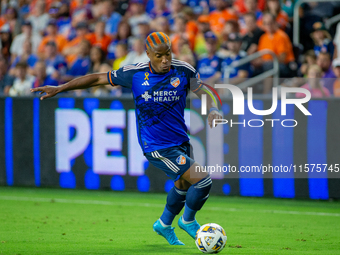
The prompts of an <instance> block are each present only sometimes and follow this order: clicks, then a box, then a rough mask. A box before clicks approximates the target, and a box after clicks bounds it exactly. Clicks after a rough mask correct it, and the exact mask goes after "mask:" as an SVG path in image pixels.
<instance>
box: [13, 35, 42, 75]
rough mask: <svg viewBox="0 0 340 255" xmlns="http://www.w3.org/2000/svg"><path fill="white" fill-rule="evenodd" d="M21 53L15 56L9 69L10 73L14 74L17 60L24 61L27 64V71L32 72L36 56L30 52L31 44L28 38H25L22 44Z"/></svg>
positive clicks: (36, 59)
mask: <svg viewBox="0 0 340 255" xmlns="http://www.w3.org/2000/svg"><path fill="white" fill-rule="evenodd" d="M22 48H23V49H22V50H23V52H22V54H21V55H20V56H17V57H16V58H15V59H14V60H13V62H12V65H11V67H10V69H9V73H10V75H15V67H16V65H17V64H18V63H19V62H24V63H26V64H27V65H28V67H27V69H28V73H29V74H33V72H32V70H33V68H34V65H35V63H36V62H37V61H38V56H37V55H35V54H32V44H31V41H30V40H29V39H27V40H26V41H25V42H24V44H23V46H22Z"/></svg>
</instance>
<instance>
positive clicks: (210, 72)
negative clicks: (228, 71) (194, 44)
mask: <svg viewBox="0 0 340 255" xmlns="http://www.w3.org/2000/svg"><path fill="white" fill-rule="evenodd" d="M204 38H205V41H206V46H207V54H202V55H200V57H199V60H198V62H197V67H196V69H197V71H198V72H199V74H200V76H201V79H202V80H203V81H204V82H205V83H207V84H210V85H213V84H215V83H216V82H217V81H219V80H220V79H221V62H222V59H221V58H219V57H218V56H217V55H216V52H217V48H218V38H217V36H216V35H215V34H214V33H213V32H211V31H209V32H206V33H205V34H204Z"/></svg>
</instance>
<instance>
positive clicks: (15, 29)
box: [5, 7, 22, 37]
mask: <svg viewBox="0 0 340 255" xmlns="http://www.w3.org/2000/svg"><path fill="white" fill-rule="evenodd" d="M21 24H22V20H21V19H20V18H19V17H18V12H17V10H16V9H15V8H14V7H8V8H7V10H6V13H5V25H6V26H8V27H9V31H10V32H11V36H12V37H14V36H17V35H18V34H20V32H21Z"/></svg>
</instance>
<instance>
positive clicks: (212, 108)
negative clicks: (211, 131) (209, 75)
mask: <svg viewBox="0 0 340 255" xmlns="http://www.w3.org/2000/svg"><path fill="white" fill-rule="evenodd" d="M193 92H194V93H195V94H196V95H197V96H198V97H199V98H202V95H206V98H207V109H208V111H209V115H208V124H209V126H210V128H212V127H213V126H212V122H213V120H214V119H222V118H223V117H222V115H221V114H220V112H219V109H218V106H217V105H216V102H217V98H216V96H215V95H214V93H213V92H212V91H211V90H210V89H209V88H208V87H207V86H205V85H204V84H202V85H201V87H200V88H199V89H198V90H196V91H193Z"/></svg>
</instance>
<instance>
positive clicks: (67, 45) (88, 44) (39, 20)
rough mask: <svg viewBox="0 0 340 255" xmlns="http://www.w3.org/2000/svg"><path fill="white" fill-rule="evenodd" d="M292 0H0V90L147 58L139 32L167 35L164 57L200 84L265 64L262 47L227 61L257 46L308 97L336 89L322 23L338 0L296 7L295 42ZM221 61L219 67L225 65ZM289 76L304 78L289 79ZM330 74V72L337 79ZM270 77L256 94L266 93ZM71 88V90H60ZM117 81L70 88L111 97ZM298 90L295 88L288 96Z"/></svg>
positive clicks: (333, 41)
mask: <svg viewBox="0 0 340 255" xmlns="http://www.w3.org/2000/svg"><path fill="white" fill-rule="evenodd" d="M295 3H296V1H295V0H150V1H146V0H131V1H116V0H62V1H60V0H47V1H42V0H2V1H1V16H0V95H10V96H24V95H29V94H30V92H29V89H30V88H32V87H37V86H43V85H58V84H62V83H65V82H67V81H69V80H71V79H73V78H76V77H78V76H82V75H85V74H90V73H94V72H107V71H110V70H111V69H118V68H120V67H122V66H123V65H126V64H134V63H137V62H143V61H148V57H147V55H146V53H145V39H146V37H147V35H148V34H149V33H151V32H153V31H161V32H165V33H166V34H168V35H169V36H170V38H171V40H172V50H173V54H174V57H175V58H177V59H180V60H183V61H186V62H188V63H190V64H191V65H193V66H194V67H196V69H197V70H198V71H199V73H200V74H201V78H202V79H203V80H204V81H205V82H206V83H210V84H214V83H217V82H221V81H224V79H225V78H226V77H225V75H228V77H229V78H230V79H231V82H232V83H235V84H238V83H240V82H242V81H243V80H244V79H246V78H251V77H254V76H256V75H258V74H260V73H263V72H264V71H266V70H270V69H272V67H273V57H272V56H271V55H269V54H267V55H263V56H261V57H259V58H257V59H255V60H253V61H251V62H249V63H248V64H244V65H242V66H239V67H236V68H231V66H230V65H231V64H232V63H234V62H235V61H238V60H240V59H242V58H244V57H246V56H247V55H251V54H253V53H255V52H257V51H261V50H264V49H269V50H272V51H273V52H274V53H275V54H276V56H277V58H278V61H279V69H280V77H284V78H291V79H290V81H289V82H287V84H286V86H303V87H305V88H307V89H309V90H310V91H311V92H312V96H314V97H329V96H333V95H334V96H340V59H338V58H337V57H338V52H339V50H340V48H339V47H340V27H337V24H335V25H333V26H332V27H331V29H329V30H327V29H326V27H325V25H324V22H325V21H326V20H327V19H328V18H330V17H333V16H334V15H337V14H338V13H340V2H326V3H325V2H323V3H305V4H302V5H301V7H300V8H299V17H300V24H301V25H300V41H301V44H302V45H299V46H297V45H295V46H294V45H293V44H292V22H293V9H294V4H295ZM226 70H228V71H227V72H226ZM293 77H304V78H306V80H304V79H303V80H302V82H301V80H299V81H294V79H292V78H293ZM337 78H339V79H337ZM270 89H271V84H270V83H269V84H267V85H266V84H265V85H264V86H259V87H258V89H257V90H256V92H257V93H264V94H266V93H270ZM70 93H71V92H70ZM128 93H131V92H130V91H129V90H125V89H124V88H123V89H122V88H121V87H116V88H111V87H108V86H103V87H97V88H94V89H92V90H89V91H75V92H72V94H71V95H74V96H89V95H93V96H121V95H124V94H128ZM297 96H298V95H297Z"/></svg>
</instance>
